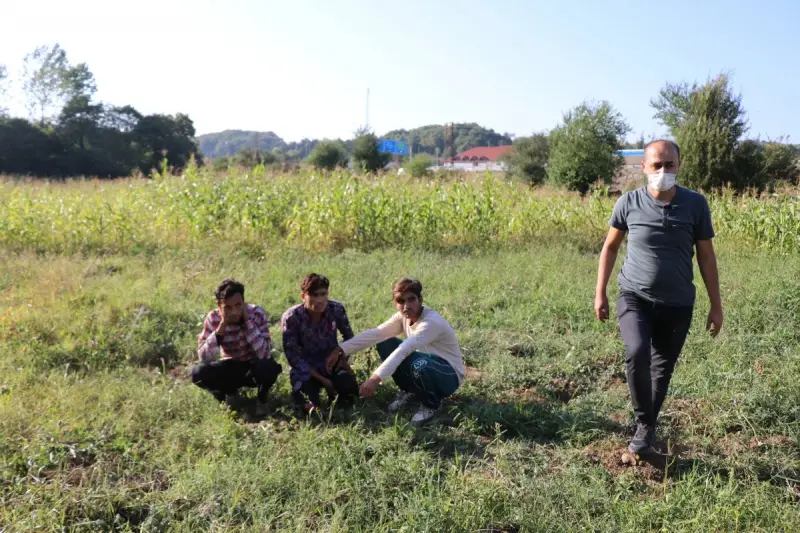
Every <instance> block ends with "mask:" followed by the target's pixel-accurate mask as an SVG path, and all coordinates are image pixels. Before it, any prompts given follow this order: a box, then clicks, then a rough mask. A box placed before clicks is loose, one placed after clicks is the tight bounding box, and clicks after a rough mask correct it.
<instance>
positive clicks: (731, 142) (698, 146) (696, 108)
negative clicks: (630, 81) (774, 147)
mask: <svg viewBox="0 0 800 533" xmlns="http://www.w3.org/2000/svg"><path fill="white" fill-rule="evenodd" d="M651 106H652V107H653V108H654V109H655V110H656V114H655V118H656V119H658V120H659V121H660V122H661V123H662V124H664V125H665V126H667V128H669V130H670V133H671V135H672V136H673V138H674V139H675V140H676V141H677V142H678V144H679V145H680V147H681V170H680V173H681V182H682V183H685V184H686V185H687V186H689V187H694V188H699V189H706V190H708V189H711V188H715V187H720V186H723V185H725V184H727V183H731V184H733V185H734V186H735V187H737V188H741V187H743V186H748V185H749V184H751V183H752V182H753V181H754V179H755V177H756V176H755V175H753V174H752V173H751V172H752V169H755V168H759V167H760V164H759V162H758V161H757V160H751V159H752V158H758V153H759V151H758V150H756V149H754V148H755V147H754V146H752V145H745V144H742V141H743V136H744V134H745V133H746V132H747V129H748V125H747V120H746V119H745V111H744V108H743V107H742V96H741V95H739V94H735V93H734V92H733V90H732V89H731V87H730V79H729V76H728V75H727V74H725V73H722V74H719V75H717V76H716V77H715V78H713V79H711V80H709V81H708V82H706V83H705V84H703V85H697V84H696V83H695V84H693V85H691V86H689V85H688V84H687V83H681V84H667V85H666V86H665V87H664V88H663V89H661V91H660V93H659V96H658V98H655V99H653V100H652V101H651ZM740 150H741V152H739V151H740ZM737 152H738V153H737ZM739 165H745V166H746V167H747V168H748V169H751V170H750V171H749V173H750V175H749V176H745V175H743V174H742V172H741V170H737V166H739Z"/></svg>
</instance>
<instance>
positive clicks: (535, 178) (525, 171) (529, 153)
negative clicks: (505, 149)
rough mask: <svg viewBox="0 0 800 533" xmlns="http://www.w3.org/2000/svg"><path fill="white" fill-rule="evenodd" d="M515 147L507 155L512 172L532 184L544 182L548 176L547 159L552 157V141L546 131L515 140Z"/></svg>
mask: <svg viewBox="0 0 800 533" xmlns="http://www.w3.org/2000/svg"><path fill="white" fill-rule="evenodd" d="M513 146H514V149H513V150H512V151H511V152H510V153H509V154H508V155H507V156H506V157H505V159H506V161H507V162H508V163H509V165H510V167H511V172H510V174H511V175H512V176H514V177H517V178H520V179H522V180H525V181H527V182H530V183H531V184H532V185H539V184H541V183H544V181H545V179H546V178H547V160H548V159H549V158H550V141H549V138H548V136H547V134H545V133H536V134H534V135H531V136H530V137H518V138H517V139H515V140H514V145H513Z"/></svg>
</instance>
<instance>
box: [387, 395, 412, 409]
mask: <svg viewBox="0 0 800 533" xmlns="http://www.w3.org/2000/svg"><path fill="white" fill-rule="evenodd" d="M413 397H414V395H413V394H411V393H410V392H405V391H400V392H398V393H397V396H395V397H394V400H392V403H390V404H389V412H390V413H394V412H396V411H399V410H400V408H401V407H403V406H404V405H405V404H407V403H408V402H409V401H410V400H411V398H413Z"/></svg>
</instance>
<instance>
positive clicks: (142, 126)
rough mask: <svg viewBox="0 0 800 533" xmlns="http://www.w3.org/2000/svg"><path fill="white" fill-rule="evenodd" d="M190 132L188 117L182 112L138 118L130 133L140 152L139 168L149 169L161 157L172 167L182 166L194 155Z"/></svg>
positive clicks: (191, 131) (195, 150)
mask: <svg viewBox="0 0 800 533" xmlns="http://www.w3.org/2000/svg"><path fill="white" fill-rule="evenodd" d="M194 133H195V130H194V124H193V123H192V120H191V119H190V118H189V117H188V116H187V115H184V114H183V113H178V114H176V115H175V116H170V115H148V116H145V117H142V118H141V119H140V120H139V121H138V122H137V124H136V126H135V127H134V129H133V131H132V132H131V135H132V136H133V139H134V142H135V143H136V145H137V146H138V147H139V149H140V153H141V157H140V162H139V169H140V170H141V171H142V172H145V173H147V172H150V171H151V170H152V169H154V168H158V167H159V166H160V164H161V161H162V160H163V159H165V158H166V159H167V161H168V162H169V164H170V165H172V166H175V167H178V168H182V167H184V166H185V165H186V164H187V163H188V162H189V159H190V158H191V156H192V155H196V154H197V145H196V144H195V142H194Z"/></svg>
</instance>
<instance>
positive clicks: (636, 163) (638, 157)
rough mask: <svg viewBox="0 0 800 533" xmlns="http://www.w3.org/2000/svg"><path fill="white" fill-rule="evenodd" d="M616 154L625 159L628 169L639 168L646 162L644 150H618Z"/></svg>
mask: <svg viewBox="0 0 800 533" xmlns="http://www.w3.org/2000/svg"><path fill="white" fill-rule="evenodd" d="M616 153H617V154H618V155H621V156H622V157H623V159H625V166H626V167H628V168H639V167H641V166H642V161H643V160H644V150H642V149H638V150H636V149H634V150H617V151H616Z"/></svg>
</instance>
